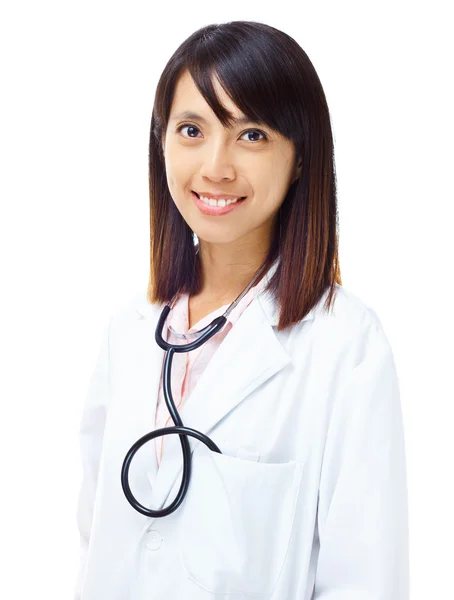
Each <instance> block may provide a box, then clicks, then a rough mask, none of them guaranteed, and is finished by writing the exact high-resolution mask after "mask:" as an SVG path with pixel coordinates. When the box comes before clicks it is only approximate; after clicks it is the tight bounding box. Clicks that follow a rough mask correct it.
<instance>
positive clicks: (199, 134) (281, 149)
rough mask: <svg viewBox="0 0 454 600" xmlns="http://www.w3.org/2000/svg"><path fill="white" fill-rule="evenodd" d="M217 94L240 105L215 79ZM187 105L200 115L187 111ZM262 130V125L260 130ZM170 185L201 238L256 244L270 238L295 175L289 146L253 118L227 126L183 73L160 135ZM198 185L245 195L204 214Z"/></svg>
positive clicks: (211, 190) (203, 189)
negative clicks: (225, 208)
mask: <svg viewBox="0 0 454 600" xmlns="http://www.w3.org/2000/svg"><path fill="white" fill-rule="evenodd" d="M213 83H214V86H215V89H216V93H217V95H218V97H219V98H220V100H221V102H222V103H223V104H224V106H225V107H226V108H227V109H228V110H230V111H231V112H232V113H233V114H234V115H235V117H237V118H238V117H242V116H244V115H242V114H241V113H240V111H239V110H238V108H237V106H236V105H235V104H233V102H232V101H231V99H230V98H229V96H228V95H227V94H226V93H225V92H224V90H223V89H222V87H221V85H220V84H219V82H218V81H217V80H214V82H213ZM185 111H190V112H192V113H196V114H197V115H199V117H198V118H196V117H194V116H192V117H191V118H187V117H184V116H182V115H181V113H183V112H185ZM257 130H259V131H257ZM163 150H164V159H165V166H166V176H167V184H168V187H169V190H170V193H171V196H172V198H173V201H174V202H175V205H176V207H177V208H178V210H179V212H180V213H181V215H182V217H183V218H184V220H185V221H186V223H187V224H188V225H189V227H190V228H191V229H192V231H194V232H195V233H196V235H197V237H198V238H199V240H201V241H202V242H207V243H214V244H216V243H224V244H225V243H231V242H237V241H240V246H241V247H245V246H248V245H249V244H251V245H252V246H254V245H255V244H258V243H260V244H261V245H262V244H263V243H264V242H266V241H269V240H270V236H271V229H272V223H273V219H274V217H275V215H276V213H277V211H278V210H279V207H280V205H281V204H282V202H283V200H284V198H285V195H286V193H287V191H288V188H289V186H290V184H291V183H292V181H293V180H294V179H296V178H297V177H298V175H299V170H298V171H294V170H293V164H294V158H295V156H294V153H295V151H294V146H293V143H292V142H291V141H290V140H287V139H286V138H284V137H282V136H281V135H280V134H278V133H277V132H276V131H274V130H272V129H270V128H269V127H267V126H263V125H259V124H257V123H251V122H245V123H238V124H235V126H234V127H233V128H232V129H230V130H228V129H225V128H224V127H223V126H222V124H221V123H220V121H219V120H218V119H217V117H216V115H215V113H214V112H213V111H212V110H211V108H210V106H209V105H208V104H207V102H206V101H205V99H204V98H203V96H202V95H201V94H200V92H199V91H198V89H197V87H196V86H195V84H194V82H193V80H192V77H191V76H190V74H189V73H188V72H185V73H184V74H183V75H182V76H181V78H180V80H179V82H178V84H177V87H176V92H175V96H174V100H173V104H172V107H171V112H170V117H169V123H168V127H167V130H166V132H165V135H164V139H163ZM193 191H195V192H198V193H200V192H202V193H203V192H208V193H212V194H231V195H233V196H235V197H241V196H246V199H245V200H244V201H243V202H241V203H240V204H236V205H234V209H233V210H232V211H230V212H228V213H227V214H224V215H216V216H212V215H207V214H204V213H203V212H202V211H201V210H200V209H199V208H198V205H197V203H196V199H195V197H194V194H193V193H192V192H193Z"/></svg>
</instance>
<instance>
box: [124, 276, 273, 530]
mask: <svg viewBox="0 0 454 600" xmlns="http://www.w3.org/2000/svg"><path fill="white" fill-rule="evenodd" d="M261 272H262V271H261V270H260V271H259V272H258V273H257V274H256V275H255V277H254V278H253V280H252V281H251V282H250V283H249V285H248V286H247V287H246V289H245V290H243V292H241V294H240V295H239V296H238V297H237V298H236V299H235V300H234V301H233V302H232V303H231V304H230V306H229V307H228V309H227V310H226V311H225V313H224V314H223V315H221V316H219V317H216V318H215V319H213V321H212V322H211V323H210V324H209V325H207V326H206V327H204V328H203V329H201V330H200V331H197V332H195V333H193V334H189V337H192V336H197V339H195V340H194V341H193V342H189V343H188V344H169V343H168V342H166V341H165V340H164V338H163V336H162V332H163V330H164V325H165V323H166V320H167V317H168V315H169V312H170V310H171V308H172V306H173V304H174V301H175V298H176V296H174V298H173V299H172V301H171V302H170V303H169V304H166V306H164V308H163V310H162V312H161V315H160V317H159V320H158V324H157V326H156V331H155V340H156V343H157V344H158V346H160V347H161V348H162V349H163V350H165V351H166V354H165V359H164V372H163V391H164V398H165V401H166V405H167V409H168V411H169V413H170V415H171V417H172V419H173V422H174V423H175V426H174V427H162V428H160V429H155V430H154V431H151V432H150V433H147V434H146V435H144V436H142V437H141V438H140V439H139V440H137V441H136V442H135V443H134V444H133V445H132V446H131V448H130V449H129V450H128V452H127V454H126V456H125V458H124V460H123V465H122V467H121V486H122V488H123V492H124V494H125V496H126V498H127V500H128V502H129V503H130V504H131V506H132V507H133V508H135V509H136V510H137V511H138V512H139V513H141V514H143V515H145V516H146V517H153V518H155V517H166V516H167V515H170V514H171V513H173V512H174V511H175V510H176V509H177V508H178V507H179V506H180V504H181V503H182V502H183V500H184V498H185V496H186V494H187V491H188V488H189V482H190V479H191V472H192V456H191V447H190V445H189V439H188V438H189V437H194V438H196V439H197V440H199V441H200V442H202V443H204V444H205V445H206V446H207V447H208V448H209V449H210V450H212V451H213V452H218V453H219V454H222V452H221V450H220V449H219V448H218V446H217V445H216V444H215V443H214V442H213V440H212V439H210V438H209V437H208V436H206V435H204V434H203V433H201V432H200V431H197V430H196V429H191V428H190V427H185V426H184V424H183V421H182V420H181V418H180V415H179V413H178V411H177V409H176V406H175V403H174V400H173V396H172V389H171V368H172V361H173V355H174V354H175V353H176V352H177V353H178V352H190V351H191V350H195V349H196V348H199V346H201V345H202V344H204V343H205V342H206V341H208V340H209V339H210V338H211V337H213V336H214V335H215V334H216V333H217V332H218V331H219V330H220V329H222V328H223V327H224V325H225V324H226V322H227V316H228V315H229V314H230V312H231V311H232V310H233V309H234V308H235V306H236V305H237V304H238V303H239V302H240V300H241V299H242V298H243V296H244V295H245V294H246V293H247V292H248V290H249V289H250V288H251V287H252V285H253V284H254V283H255V281H256V280H257V279H258V277H259V276H260V275H261ZM177 337H183V336H182V335H180V334H177ZM174 434H178V435H179V436H180V444H181V449H182V452H183V476H182V479H181V485H180V489H179V490H178V493H177V495H176V496H175V498H174V500H173V501H172V503H171V504H170V505H169V506H168V507H167V508H162V509H152V508H147V507H146V506H143V504H140V502H139V501H138V500H137V499H136V498H135V497H134V495H133V493H132V491H131V487H130V485H129V479H128V477H129V467H130V466H131V461H132V459H133V458H134V455H135V454H136V452H137V451H138V450H139V449H140V448H141V447H142V446H143V445H144V444H146V443H147V442H149V441H150V440H153V439H154V438H156V437H159V436H161V435H162V436H164V435H174Z"/></svg>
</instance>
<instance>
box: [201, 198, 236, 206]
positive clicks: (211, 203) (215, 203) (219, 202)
mask: <svg viewBox="0 0 454 600" xmlns="http://www.w3.org/2000/svg"><path fill="white" fill-rule="evenodd" d="M240 198H241V196H238V198H233V199H232V200H215V199H214V198H206V197H205V196H200V200H202V201H203V202H205V204H209V206H228V205H229V204H233V203H234V202H237V201H238V200H239V199H240Z"/></svg>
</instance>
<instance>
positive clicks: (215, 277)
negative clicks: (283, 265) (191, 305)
mask: <svg viewBox="0 0 454 600" xmlns="http://www.w3.org/2000/svg"><path fill="white" fill-rule="evenodd" d="M267 252H268V248H266V250H263V248H262V250H261V251H260V252H256V253H255V255H254V256H252V255H251V253H250V252H249V251H248V250H246V249H244V250H241V251H237V252H236V253H230V254H227V253H226V252H222V247H219V246H218V247H213V246H210V247H209V248H206V246H203V245H201V246H200V260H201V267H202V282H203V283H202V290H201V292H200V293H199V294H198V296H199V297H203V298H205V299H206V300H207V301H212V302H215V303H220V304H226V303H228V302H232V301H233V300H235V298H237V297H238V296H239V295H240V294H241V292H242V291H243V290H244V289H245V288H246V287H247V286H248V285H249V284H250V283H251V281H252V280H253V278H254V277H255V275H256V274H257V271H258V269H259V268H260V266H261V264H262V263H263V261H264V260H265V258H266V255H267ZM255 283H258V280H257V281H256V282H255Z"/></svg>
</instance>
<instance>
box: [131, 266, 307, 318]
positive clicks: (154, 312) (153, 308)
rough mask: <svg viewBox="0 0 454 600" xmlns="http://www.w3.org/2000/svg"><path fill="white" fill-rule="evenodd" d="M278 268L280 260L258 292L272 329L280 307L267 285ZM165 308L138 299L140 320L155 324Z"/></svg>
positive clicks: (141, 296)
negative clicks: (150, 321)
mask: <svg viewBox="0 0 454 600" xmlns="http://www.w3.org/2000/svg"><path fill="white" fill-rule="evenodd" d="M278 266H279V259H278V260H276V261H275V262H274V263H273V265H272V266H271V267H270V269H269V270H268V272H267V273H266V275H265V277H264V279H265V280H266V283H265V284H264V286H263V288H262V289H261V291H259V292H258V294H257V296H256V299H257V302H258V304H259V305H260V307H261V309H262V311H263V313H264V315H265V317H266V319H267V321H268V323H269V324H270V325H271V327H277V325H278V322H279V307H278V305H277V303H276V302H275V301H274V298H273V297H272V295H271V293H269V292H266V291H265V288H266V285H267V284H268V281H269V280H270V279H271V278H272V276H273V275H274V273H275V271H276V269H277V268H278ZM164 306H165V303H162V304H150V302H149V301H148V298H147V295H146V293H145V292H144V293H143V294H141V295H140V296H139V297H138V299H137V302H136V311H137V312H138V313H139V315H140V318H142V319H147V320H152V321H153V322H154V321H156V322H157V319H158V318H159V316H160V314H161V311H162V309H163V308H164ZM316 309H317V305H316V306H314V307H313V308H312V309H311V310H310V311H309V312H308V313H307V315H306V316H305V317H304V318H303V319H302V321H307V320H312V319H314V317H315V312H316Z"/></svg>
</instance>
